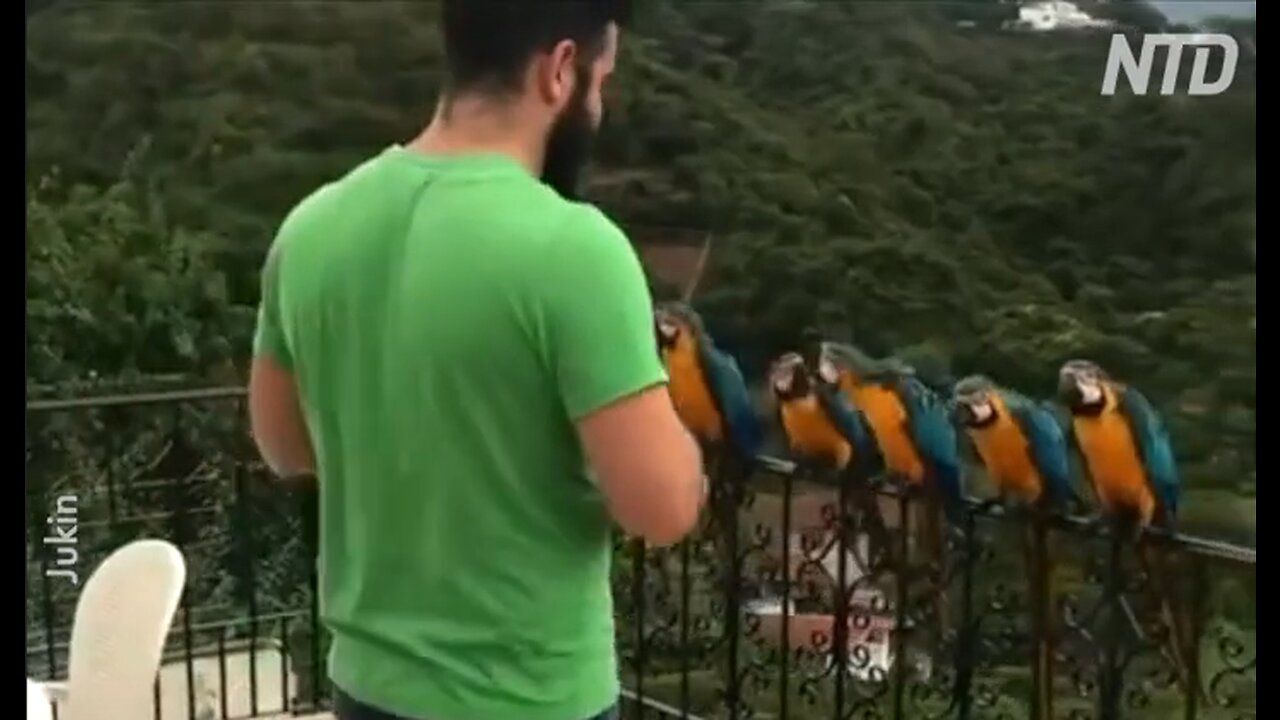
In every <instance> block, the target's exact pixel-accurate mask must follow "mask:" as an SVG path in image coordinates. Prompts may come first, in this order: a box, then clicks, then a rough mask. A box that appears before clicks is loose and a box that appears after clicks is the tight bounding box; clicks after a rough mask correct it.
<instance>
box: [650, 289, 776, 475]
mask: <svg viewBox="0 0 1280 720" xmlns="http://www.w3.org/2000/svg"><path fill="white" fill-rule="evenodd" d="M654 324H655V326H656V330H657V334H658V349H659V352H660V353H661V355H662V362H663V364H664V365H665V366H666V368H667V376H668V385H667V387H668V390H669V391H670V393H671V400H672V402H673V403H674V404H675V407H676V412H677V413H678V414H679V415H680V419H681V420H682V421H684V424H685V427H687V428H688V429H689V432H691V433H693V435H694V437H696V438H697V439H698V441H699V442H701V443H703V445H704V446H707V447H711V448H719V449H721V450H722V451H728V452H730V453H731V454H732V455H734V456H736V457H737V458H739V459H742V460H751V459H754V458H755V456H756V455H758V454H759V453H760V449H761V446H762V445H763V443H764V431H763V429H762V428H761V427H760V421H759V418H758V417H757V416H756V412H755V409H754V408H753V407H752V405H751V393H750V392H749V391H748V389H747V383H746V381H745V380H744V379H743V377H742V371H741V370H739V369H738V363H737V362H736V361H735V360H734V359H733V357H731V356H730V355H728V354H727V353H725V352H722V351H721V350H720V349H718V348H717V347H716V345H715V343H714V342H713V341H712V340H711V337H710V336H709V335H708V334H707V331H706V330H705V329H704V327H703V325H702V319H701V318H700V317H698V314H697V313H696V312H694V310H693V308H691V307H689V306H688V305H686V304H684V303H669V304H666V305H662V306H660V307H658V308H657V309H656V310H655V312H654Z"/></svg>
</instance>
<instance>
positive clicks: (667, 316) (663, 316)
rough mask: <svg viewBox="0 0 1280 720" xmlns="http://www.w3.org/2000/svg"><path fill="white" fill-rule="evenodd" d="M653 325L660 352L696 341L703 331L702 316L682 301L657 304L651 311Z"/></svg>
mask: <svg viewBox="0 0 1280 720" xmlns="http://www.w3.org/2000/svg"><path fill="white" fill-rule="evenodd" d="M653 326H654V331H655V332H656V333H657V335H658V349H659V350H660V351H662V352H667V351H671V350H675V349H676V348H678V347H680V346H681V345H682V344H684V343H696V342H697V338H698V337H699V336H700V335H702V334H703V333H704V332H705V331H704V330H703V328H702V318H700V317H698V313H696V312H694V310H693V308H691V307H689V306H688V305H685V304H684V303H665V304H663V305H659V306H658V307H657V308H655V309H654V311H653Z"/></svg>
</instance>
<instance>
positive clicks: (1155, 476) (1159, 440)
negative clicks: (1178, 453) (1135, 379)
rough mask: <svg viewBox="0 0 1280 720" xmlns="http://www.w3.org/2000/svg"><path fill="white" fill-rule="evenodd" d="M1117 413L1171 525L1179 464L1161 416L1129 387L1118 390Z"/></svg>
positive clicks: (1174, 510)
mask: <svg viewBox="0 0 1280 720" xmlns="http://www.w3.org/2000/svg"><path fill="white" fill-rule="evenodd" d="M1116 392H1117V395H1118V397H1119V406H1120V412H1121V414H1123V415H1124V417H1125V419H1126V420H1127V421H1128V422H1129V430H1130V432H1132V433H1133V441H1134V442H1135V443H1137V444H1138V451H1139V452H1140V453H1141V454H1142V465H1143V468H1144V469H1145V470H1146V471H1147V482H1149V483H1150V484H1151V490H1152V492H1154V493H1155V494H1156V497H1157V498H1159V499H1160V504H1161V506H1162V509H1163V510H1164V514H1165V521H1166V522H1167V523H1168V524H1170V525H1172V523H1173V521H1174V519H1175V518H1176V517H1177V515H1178V500H1179V496H1180V495H1181V490H1182V488H1181V486H1180V482H1179V480H1178V464H1177V461H1176V460H1174V457H1173V441H1172V440H1171V439H1170V438H1169V431H1168V430H1166V429H1165V426H1164V422H1163V421H1162V420H1161V419H1160V414H1159V413H1157V412H1156V409H1155V408H1154V407H1152V405H1151V403H1150V402H1149V401H1148V400H1147V399H1146V398H1145V397H1144V396H1143V395H1142V393H1140V392H1138V391H1137V390H1135V389H1133V388H1131V387H1121V388H1117V391H1116Z"/></svg>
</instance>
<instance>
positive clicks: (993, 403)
mask: <svg viewBox="0 0 1280 720" xmlns="http://www.w3.org/2000/svg"><path fill="white" fill-rule="evenodd" d="M951 399H952V418H953V419H954V420H955V422H956V424H957V425H958V426H960V427H961V428H963V429H964V431H965V433H966V434H967V435H968V436H969V439H970V440H972V441H973V445H974V447H975V448H976V449H977V451H978V456H979V457H981V458H982V464H983V465H984V466H985V467H986V469H987V475H988V476H989V477H990V478H991V482H992V483H993V484H994V485H995V487H996V491H997V492H998V494H999V499H998V502H999V503H1000V504H1001V505H1003V504H1004V503H1005V502H1006V501H1008V500H1009V499H1015V500H1018V501H1020V502H1021V503H1022V504H1023V505H1024V506H1027V507H1030V508H1032V509H1033V511H1034V512H1033V516H1032V517H1031V518H1030V521H1029V522H1028V523H1027V530H1028V533H1027V537H1026V538H1025V539H1024V543H1025V545H1024V547H1023V551H1024V553H1025V562H1026V569H1027V579H1028V581H1029V582H1030V584H1031V592H1030V593H1029V597H1030V599H1031V606H1032V607H1033V608H1034V609H1035V611H1036V612H1038V613H1039V615H1038V617H1037V621H1038V622H1039V623H1043V627H1042V629H1041V631H1040V632H1037V633H1036V635H1037V637H1038V638H1039V640H1038V641H1037V642H1036V643H1035V648H1034V651H1035V657H1034V663H1035V665H1034V666H1033V672H1032V679H1033V682H1035V691H1036V692H1035V696H1036V700H1035V702H1036V706H1037V707H1036V709H1035V712H1033V713H1032V715H1033V716H1034V717H1038V718H1049V717H1053V706H1052V703H1053V640H1052V635H1053V634H1052V632H1050V631H1049V626H1050V620H1049V616H1050V614H1051V613H1050V610H1049V608H1050V607H1051V599H1050V598H1052V597H1053V591H1052V589H1051V587H1050V581H1051V579H1052V568H1051V566H1050V565H1049V561H1048V558H1049V550H1048V527H1047V522H1046V520H1047V518H1046V517H1045V512H1047V511H1050V510H1060V511H1065V510H1067V509H1068V508H1069V507H1070V505H1071V503H1072V502H1073V501H1074V500H1075V499H1076V496H1075V491H1074V490H1073V489H1072V487H1071V463H1070V461H1069V459H1068V451H1067V438H1066V435H1065V434H1064V433H1063V432H1062V427H1061V426H1060V425H1059V424H1058V419H1057V417H1056V416H1055V415H1054V413H1053V411H1052V410H1051V409H1050V408H1048V407H1046V406H1044V405H1042V404H1040V403H1037V402H1035V401H1033V400H1031V399H1030V398H1028V397H1026V396H1024V395H1021V394H1019V393H1017V392H1014V391H1013V390H1010V389H1008V388H1001V387H997V386H996V385H995V383H993V382H991V380H989V379H988V378H986V377H983V376H981V375H971V376H969V377H966V378H964V379H962V380H961V381H960V382H958V383H956V385H955V387H954V388H952V396H951ZM1041 557H1043V558H1045V562H1044V563H1041V562H1040V558H1041Z"/></svg>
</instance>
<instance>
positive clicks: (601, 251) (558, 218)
mask: <svg viewBox="0 0 1280 720" xmlns="http://www.w3.org/2000/svg"><path fill="white" fill-rule="evenodd" d="M557 197H559V196H557ZM559 202H560V206H559V209H558V212H557V213H556V214H555V216H554V221H553V223H552V225H551V227H550V228H549V229H550V230H551V232H550V233H549V236H548V238H547V240H548V242H550V243H551V244H552V245H553V249H554V250H555V251H556V252H553V253H552V255H553V256H556V257H563V254H564V253H569V254H572V255H574V256H585V257H589V258H603V257H610V256H613V257H623V258H625V257H629V256H633V255H634V250H633V249H632V248H631V243H630V241H628V240H627V235H626V233H625V232H624V231H623V230H622V228H621V227H619V226H618V224H617V223H616V222H614V221H613V220H612V219H611V218H610V217H609V216H608V215H606V214H605V213H604V211H602V210H600V208H598V207H596V206H595V205H592V204H590V203H585V202H575V201H570V200H563V199H561V200H560V201H559Z"/></svg>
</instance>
